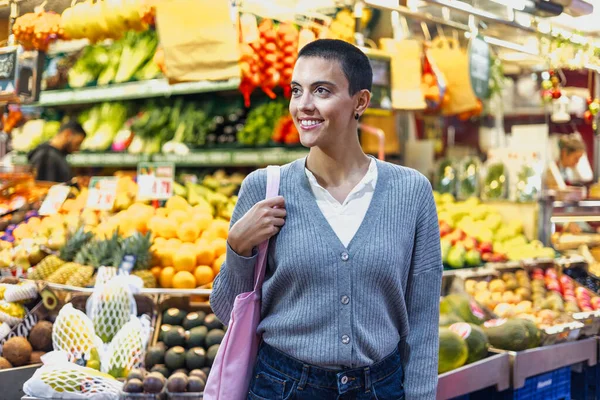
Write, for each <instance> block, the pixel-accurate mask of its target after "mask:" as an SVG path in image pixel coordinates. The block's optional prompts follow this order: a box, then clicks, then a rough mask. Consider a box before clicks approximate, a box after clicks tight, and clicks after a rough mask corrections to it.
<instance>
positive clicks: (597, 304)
mask: <svg viewBox="0 0 600 400" xmlns="http://www.w3.org/2000/svg"><path fill="white" fill-rule="evenodd" d="M592 307H594V310H599V309H600V297H594V298H593V299H592Z"/></svg>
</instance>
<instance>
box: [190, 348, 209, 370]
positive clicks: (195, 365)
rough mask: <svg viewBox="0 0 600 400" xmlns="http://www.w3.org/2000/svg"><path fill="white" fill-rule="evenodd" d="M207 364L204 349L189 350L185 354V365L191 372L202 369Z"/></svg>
mask: <svg viewBox="0 0 600 400" xmlns="http://www.w3.org/2000/svg"><path fill="white" fill-rule="evenodd" d="M205 363H206V350H204V349H203V348H202V347H194V348H193V349H189V350H188V351H187V353H186V354H185V365H186V366H187V368H188V369H189V370H194V369H200V368H202V367H204V365H205Z"/></svg>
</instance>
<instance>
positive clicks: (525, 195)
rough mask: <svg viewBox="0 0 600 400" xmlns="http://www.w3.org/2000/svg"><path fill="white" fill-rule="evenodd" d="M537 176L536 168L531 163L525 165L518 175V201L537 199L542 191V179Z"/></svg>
mask: <svg viewBox="0 0 600 400" xmlns="http://www.w3.org/2000/svg"><path fill="white" fill-rule="evenodd" d="M536 176H537V174H536V172H535V169H533V168H532V167H530V166H529V165H523V167H522V168H521V170H520V171H519V173H518V175H517V179H518V181H517V198H516V200H517V201H518V202H529V201H535V200H536V198H537V195H538V193H539V191H540V187H539V186H540V185H541V179H535V178H536Z"/></svg>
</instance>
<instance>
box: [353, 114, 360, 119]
mask: <svg viewBox="0 0 600 400" xmlns="http://www.w3.org/2000/svg"><path fill="white" fill-rule="evenodd" d="M359 117H360V115H358V113H356V114H354V119H355V120H357V121H358V118H359Z"/></svg>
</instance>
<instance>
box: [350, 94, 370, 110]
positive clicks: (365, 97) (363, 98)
mask: <svg viewBox="0 0 600 400" xmlns="http://www.w3.org/2000/svg"><path fill="white" fill-rule="evenodd" d="M356 96H357V98H356V106H355V108H354V111H355V112H356V113H357V114H358V115H363V114H364V113H365V110H366V109H367V108H368V107H369V104H370V103H371V92H370V91H368V90H367V89H363V90H361V91H360V92H358V93H357V94H356Z"/></svg>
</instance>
